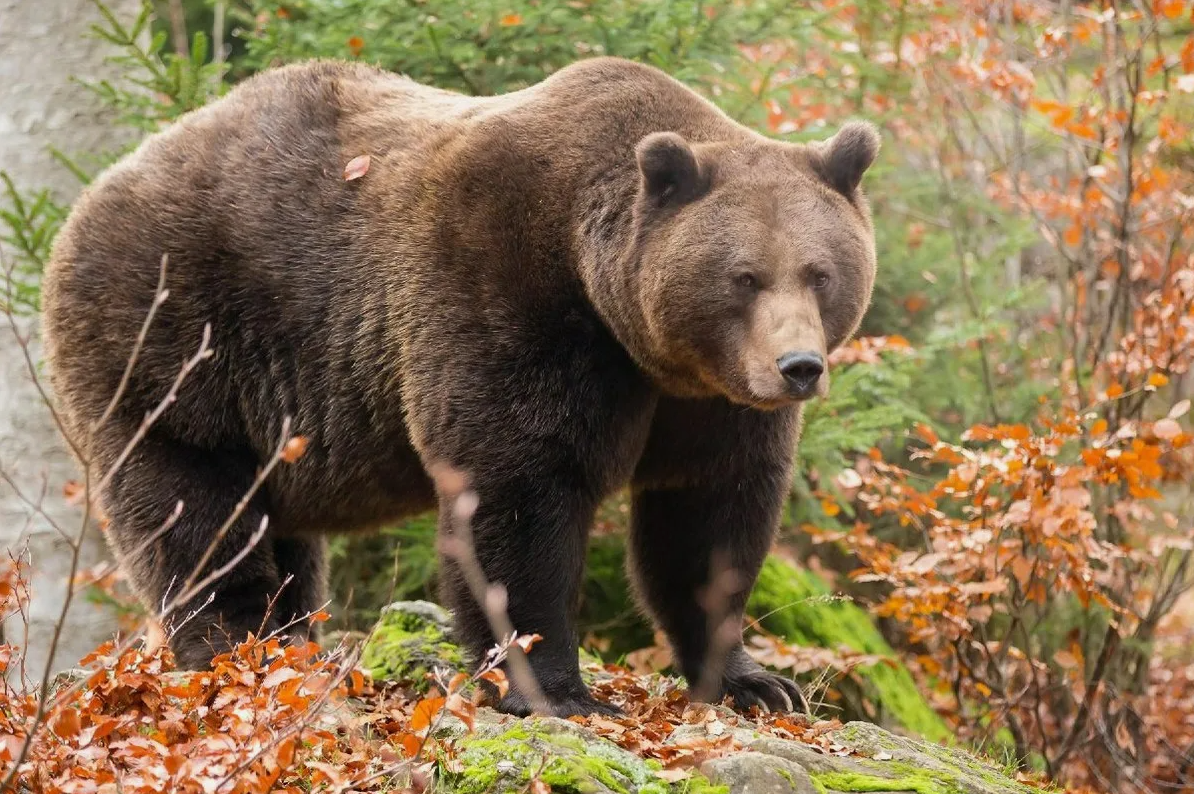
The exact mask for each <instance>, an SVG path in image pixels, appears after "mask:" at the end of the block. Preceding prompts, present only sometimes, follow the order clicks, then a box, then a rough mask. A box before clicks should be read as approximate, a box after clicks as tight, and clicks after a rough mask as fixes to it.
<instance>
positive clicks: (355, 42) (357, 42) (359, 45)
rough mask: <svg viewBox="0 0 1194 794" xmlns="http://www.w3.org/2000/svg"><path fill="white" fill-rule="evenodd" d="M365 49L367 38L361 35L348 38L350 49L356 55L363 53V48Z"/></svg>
mask: <svg viewBox="0 0 1194 794" xmlns="http://www.w3.org/2000/svg"><path fill="white" fill-rule="evenodd" d="M363 49H365V40H364V39H362V38H361V37H360V36H351V37H349V39H348V51H349V52H351V53H352V54H353V57H356V56H358V55H360V54H361V50H363Z"/></svg>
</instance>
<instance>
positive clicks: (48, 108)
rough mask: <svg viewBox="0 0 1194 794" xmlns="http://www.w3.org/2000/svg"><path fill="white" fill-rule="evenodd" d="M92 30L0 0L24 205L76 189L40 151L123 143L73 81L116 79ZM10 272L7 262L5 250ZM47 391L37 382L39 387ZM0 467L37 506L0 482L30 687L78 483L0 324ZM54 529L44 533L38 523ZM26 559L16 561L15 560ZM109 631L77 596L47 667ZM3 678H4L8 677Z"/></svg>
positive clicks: (73, 11)
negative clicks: (73, 483)
mask: <svg viewBox="0 0 1194 794" xmlns="http://www.w3.org/2000/svg"><path fill="white" fill-rule="evenodd" d="M106 2H107V5H108V7H109V8H111V10H112V11H113V13H115V14H116V15H117V17H118V18H120V19H122V20H130V21H131V20H132V19H133V18H134V17H135V15H136V13H137V11H138V10H139V8H140V0H106ZM98 20H99V15H98V13H97V11H96V8H95V6H94V5H92V3H91V2H89V0H36V2H32V1H31V0H0V170H3V171H6V172H7V173H8V174H9V176H10V177H11V178H12V179H13V181H14V182H15V183H16V186H17V189H18V190H19V191H21V192H22V193H23V194H24V193H28V192H31V191H36V190H40V189H43V188H49V189H50V190H51V191H52V193H53V195H54V197H55V198H56V199H57V200H59V201H61V202H63V203H66V202H69V201H72V200H73V199H74V198H75V196H76V195H77V194H78V192H79V189H80V185H79V182H78V180H77V179H76V178H75V177H74V176H73V175H72V174H71V173H70V171H68V170H67V169H66V168H64V167H62V166H61V165H59V164H58V163H56V162H55V161H54V160H53V159H52V158H51V156H50V154H49V149H50V147H54V148H57V149H59V150H61V151H62V152H64V153H66V154H67V155H69V156H76V155H83V156H86V155H97V154H101V153H104V152H112V151H115V150H117V149H118V148H119V147H120V146H121V145H122V144H123V143H126V142H127V141H128V140H129V135H130V132H129V131H128V130H125V129H123V128H121V127H118V126H116V125H115V124H114V123H113V119H112V116H111V114H110V113H108V112H106V111H105V109H104V108H103V107H102V105H101V103H100V102H99V100H98V99H97V98H96V97H95V96H94V95H93V94H91V93H90V92H89V91H87V90H86V89H85V88H83V87H82V86H80V85H78V84H77V83H74V82H72V81H71V78H72V76H76V75H77V76H79V77H86V78H88V79H92V80H98V79H102V78H103V77H107V76H110V75H112V74H114V73H115V71H116V70H115V68H114V67H111V66H110V65H108V64H105V63H104V59H105V57H107V56H109V55H111V54H113V50H112V47H111V46H110V45H108V44H107V43H106V42H102V41H100V40H98V39H96V38H94V37H89V36H87V35H86V34H87V32H88V30H89V27H90V25H92V24H93V23H95V22H97V21H98ZM4 254H5V259H6V261H8V262H11V256H12V254H13V252H12V251H11V250H6V251H4ZM18 324H19V326H20V330H21V332H22V333H25V332H29V331H32V332H33V337H34V344H33V347H32V350H31V352H32V354H33V356H34V357H35V359H38V358H40V346H39V345H38V344H37V343H36V318H35V317H21V318H18ZM43 382H44V383H45V386H46V388H47V389H48V388H49V384H48V382H47V379H43ZM0 467H3V469H4V472H5V474H6V475H8V476H9V477H11V478H12V479H13V481H14V482H15V484H16V486H17V488H19V489H20V491H21V493H22V494H23V495H24V496H25V497H26V498H28V499H33V500H40V501H41V503H42V508H43V509H44V511H45V514H46V515H38V511H36V510H32V509H31V508H30V507H29V505H28V504H27V503H26V502H25V501H24V500H23V499H22V498H21V497H20V496H18V494H17V492H16V491H15V490H14V489H13V488H12V487H10V486H9V485H8V484H6V483H5V482H3V481H0V549H4V551H5V554H6V555H7V554H12V555H14V556H15V555H18V554H21V553H26V554H27V557H28V559H29V560H30V562H31V579H32V581H31V588H32V601H31V604H30V608H29V613H28V615H27V616H26V617H27V619H28V638H27V640H26V639H25V637H24V634H25V627H24V626H23V625H22V622H23V621H22V619H21V617H20V616H17V617H15V618H12V619H10V620H9V621H7V622H6V623H5V625H4V634H5V641H7V642H13V643H27V645H26V649H27V650H26V658H25V670H24V672H25V675H26V676H27V677H29V678H32V679H34V680H40V678H41V675H42V672H43V670H44V668H45V665H46V662H47V660H48V659H49V658H50V654H49V652H50V646H51V642H52V639H53V637H54V634H55V627H56V626H57V624H58V618H59V614H60V612H61V610H62V606H63V603H64V599H65V597H66V592H67V588H68V586H69V582H68V574H69V571H70V562H71V553H70V546H69V544H68V543H67V542H66V541H65V540H64V539H63V538H62V537H61V536H60V535H59V533H58V532H57V531H56V530H55V529H54V527H53V523H56V524H58V525H60V526H62V527H63V528H65V529H66V530H67V531H68V532H69V533H70V534H71V535H72V536H75V535H77V534H78V532H79V529H80V526H81V521H82V511H81V510H80V509H79V508H77V507H73V506H71V505H69V504H67V502H66V499H65V498H64V496H63V488H64V486H65V485H66V483H67V482H68V481H69V480H72V479H79V478H80V472H79V469H78V467H77V465H76V464H75V462H74V461H73V460H72V459H71V457H70V455H69V454H68V453H67V452H66V449H65V445H64V443H63V441H62V439H61V437H60V436H59V434H58V430H57V428H56V427H55V425H54V422H53V420H52V418H51V415H50V412H49V410H48V409H47V407H46V406H45V405H44V404H43V402H42V401H41V399H40V398H39V395H38V392H37V390H36V388H35V387H34V384H33V381H32V379H31V377H30V375H29V372H28V369H27V368H26V364H25V361H24V355H23V352H22V350H21V348H20V346H19V345H18V344H17V342H16V339H15V337H14V335H13V333H12V331H11V329H10V328H9V327H8V322H7V319H4V318H0ZM46 516H49V517H50V518H52V519H53V523H51V521H50V520H49V519H48V518H47V517H46ZM26 549H27V552H26V551H25V550H26ZM105 559H107V552H106V550H105V548H104V543H103V539H102V537H101V536H100V534H99V531H98V530H97V529H96V528H95V527H94V526H92V527H89V528H88V531H87V533H86V537H85V540H84V543H83V547H82V554H81V559H80V563H81V566H82V567H83V568H87V567H90V566H94V565H96V564H97V563H100V562H101V561H103V560H105ZM113 629H114V617H113V616H112V615H111V613H110V611H109V610H107V609H105V608H102V607H100V606H98V605H95V604H92V603H89V602H87V600H86V599H85V598H82V597H77V598H76V599H75V601H74V603H73V604H72V606H71V608H70V611H69V612H68V613H67V617H66V624H65V630H64V631H62V632H61V637H60V638H59V641H58V645H57V650H56V652H55V655H54V657H53V667H54V668H55V669H61V668H63V667H68V666H70V665H72V664H74V663H76V662H77V661H78V659H79V658H80V657H81V656H83V655H84V654H85V653H87V652H89V651H90V650H91V649H93V648H94V647H95V646H96V645H97V644H99V643H100V642H101V641H103V640H104V639H106V638H107V637H108V636H109V635H110V634H111V633H112V631H113ZM19 673H20V671H19V670H13V671H10V674H9V675H10V679H11V678H13V677H15V675H19Z"/></svg>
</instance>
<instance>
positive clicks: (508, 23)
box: [498, 14, 522, 28]
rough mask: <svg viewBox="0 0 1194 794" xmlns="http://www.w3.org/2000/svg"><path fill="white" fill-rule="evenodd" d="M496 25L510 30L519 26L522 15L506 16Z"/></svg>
mask: <svg viewBox="0 0 1194 794" xmlns="http://www.w3.org/2000/svg"><path fill="white" fill-rule="evenodd" d="M498 24H500V25H501V26H502V27H504V28H512V27H514V26H515V25H521V24H522V14H506V15H505V16H504V17H502V18H501V20H499V22H498Z"/></svg>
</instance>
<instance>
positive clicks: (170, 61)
mask: <svg viewBox="0 0 1194 794" xmlns="http://www.w3.org/2000/svg"><path fill="white" fill-rule="evenodd" d="M92 2H93V3H94V4H95V7H96V8H97V9H98V10H99V13H100V16H101V17H102V18H103V23H102V24H97V25H92V27H91V30H92V33H93V34H94V35H95V36H98V37H99V38H101V39H103V40H105V41H107V42H109V43H111V44H112V45H114V46H115V47H116V48H117V49H118V50H119V51H120V54H119V55H114V56H112V58H111V59H110V60H111V62H112V63H114V64H116V65H118V66H120V67H121V79H120V80H118V81H116V82H113V81H109V80H86V79H81V78H80V80H81V82H82V84H83V85H85V86H87V87H88V88H90V89H91V90H92V91H94V92H95V93H96V94H97V95H98V96H99V97H100V98H101V99H102V100H103V101H104V103H105V104H106V105H108V106H109V107H111V108H112V109H114V110H115V111H117V113H118V114H119V119H120V121H121V122H122V123H124V124H127V125H129V126H131V127H134V128H136V129H139V130H143V131H145V132H154V131H156V130H158V129H161V127H162V126H163V125H164V124H166V123H168V122H170V121H173V120H174V119H176V118H178V117H179V116H181V115H182V114H183V113H186V112H187V111H189V110H194V109H195V108H198V107H201V106H203V105H204V104H205V103H207V102H208V101H209V100H211V99H213V98H215V97H216V96H219V94H220V93H221V92H222V91H223V88H224V82H223V75H224V69H225V67H224V65H223V64H218V63H211V62H210V61H209V59H208V55H209V49H210V46H209V41H208V37H207V34H206V33H204V32H202V31H197V32H196V33H195V34H194V36H193V37H192V39H191V52H190V54H189V56H187V57H184V56H181V55H178V54H177V53H174V52H170V51H168V50H167V49H166V41H167V39H168V36H167V34H166V33H165V31H161V30H159V31H156V32H151V31H150V20H151V18H152V14H153V3H152V2H150V1H149V0H144V2H143V4H142V6H141V12H140V13H139V14H138V15H137V18H136V19H134V20H133V21H132V23H131V24H126V23H124V22H121V20H120V19H119V18H118V17H117V16H116V15H115V14H113V13H112V11H111V9H109V8H108V7H107V6H106V5H104V3H103V2H101V0H92Z"/></svg>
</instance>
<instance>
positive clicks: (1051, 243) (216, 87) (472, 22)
mask: <svg viewBox="0 0 1194 794" xmlns="http://www.w3.org/2000/svg"><path fill="white" fill-rule="evenodd" d="M55 3H57V4H61V0H55ZM74 5H75V6H76V7H77V9H76V17H77V18H79V19H86V20H87V21H88V24H89V25H93V27H91V29H90V31H89V32H88V33H87V35H88V36H89V37H90V39H89V40H95V39H96V38H97V37H98V39H100V40H102V41H105V42H106V44H107V46H108V47H109V48H110V50H111V51H112V52H113V53H114V54H113V55H112V57H110V58H109V59H107V60H106V61H105V63H106V66H105V67H104V68H105V69H106V70H107V71H106V72H103V73H102V74H101V73H100V72H88V73H77V74H74V75H73V78H74V79H76V80H77V81H79V83H80V84H82V85H85V86H86V87H87V89H88V91H89V92H90V94H91V95H92V96H94V97H98V99H99V100H100V101H101V102H102V103H103V105H104V106H105V107H106V108H107V111H108V112H109V113H111V114H114V115H113V116H112V118H114V119H115V120H114V122H112V123H114V124H116V125H119V126H121V127H123V128H125V129H127V130H129V134H128V135H126V136H124V137H123V138H121V139H120V140H119V141H118V142H117V143H116V144H115V145H112V146H110V147H107V148H105V147H93V148H92V149H91V150H89V151H69V150H61V151H59V150H55V152H54V153H53V161H54V165H53V166H52V167H53V168H55V169H59V170H60V171H61V170H65V171H66V172H69V173H70V174H71V175H72V176H71V178H73V179H76V180H77V182H78V183H79V184H83V183H85V182H86V181H87V180H88V178H89V177H90V175H92V174H94V173H96V171H97V170H98V169H99V168H101V167H102V166H103V165H104V164H105V163H106V162H109V161H110V160H111V159H112V158H115V157H116V156H118V155H119V154H120V153H121V152H122V151H124V150H127V148H128V147H130V146H133V145H135V143H136V142H137V140H138V139H139V137H140V136H141V135H144V134H147V133H150V132H152V131H154V130H156V129H160V128H161V127H162V126H164V125H167V124H169V123H170V122H171V121H172V120H173V119H175V118H177V117H178V116H179V115H181V114H183V113H185V112H186V111H188V110H191V109H193V108H195V107H198V106H200V105H202V104H203V103H205V102H207V101H209V100H211V99H212V98H214V97H216V96H219V95H220V94H221V93H223V92H224V91H226V90H227V88H228V87H229V86H230V85H232V84H234V83H236V82H237V81H239V80H243V79H245V78H246V77H248V76H250V75H252V74H253V73H255V72H258V71H260V70H262V69H266V68H268V67H270V66H274V65H277V64H282V63H288V62H293V61H297V60H301V59H305V58H310V57H330V58H343V59H356V60H361V61H365V62H369V63H373V64H377V65H379V66H382V67H384V68H387V69H391V70H395V71H398V72H402V73H404V74H407V75H409V76H410V77H412V78H414V79H415V80H419V81H422V82H426V83H430V84H434V85H437V86H441V87H444V88H451V89H455V90H458V91H461V92H464V93H469V94H492V93H500V92H506V91H511V90H515V89H518V88H521V87H523V86H526V85H529V84H531V83H534V82H537V81H538V80H540V79H542V78H543V77H545V76H546V75H548V74H550V73H551V72H552V71H554V70H556V69H558V68H560V67H562V66H564V65H566V64H568V63H570V62H572V61H574V60H576V59H577V58H580V57H585V56H591V55H598V54H606V55H619V56H623V57H627V58H632V59H635V60H639V61H642V62H645V63H650V64H654V65H656V66H658V67H660V68H662V69H664V70H666V71H667V72H669V73H670V74H672V75H674V76H675V77H677V78H679V79H680V80H683V81H684V82H686V83H687V84H689V85H691V86H693V87H694V88H696V89H697V90H699V91H701V92H702V93H703V94H704V95H705V96H707V97H709V98H710V99H711V100H712V101H714V102H715V103H716V104H717V105H719V106H720V107H721V108H722V109H723V110H724V111H725V112H726V113H728V114H729V115H731V116H733V117H734V118H735V119H737V120H739V121H741V122H743V123H745V124H747V125H750V126H752V127H754V128H755V129H757V130H759V131H761V132H764V133H766V134H769V135H773V136H776V137H779V138H782V139H785V140H792V141H800V140H811V139H822V138H825V137H828V136H829V135H831V134H832V132H833V131H834V129H835V128H836V126H837V125H838V124H840V123H841V122H842V121H844V120H846V119H848V118H853V117H861V118H866V119H871V120H873V121H875V122H876V123H878V124H879V125H880V126H881V128H882V129H883V132H884V149H883V153H882V155H881V157H880V161H879V163H878V165H877V166H876V167H875V168H874V169H873V170H872V171H871V172H870V174H869V175H868V177H867V179H866V189H867V190H868V194H869V196H870V199H871V202H872V205H873V208H874V212H875V220H876V237H877V241H878V247H879V266H880V272H879V277H878V282H877V288H876V294H875V297H874V302H873V305H872V307H871V309H870V312H869V314H868V316H867V318H866V320H865V322H864V325H863V328H862V330H861V332H860V335H859V338H858V339H857V340H856V341H854V342H853V343H852V344H850V345H849V346H848V347H846V348H844V349H842V350H840V351H838V352H837V353H836V354H835V356H834V362H833V363H834V367H833V371H832V389H831V393H830V395H829V397H828V399H826V400H823V401H820V402H817V403H815V404H811V405H809V406H808V408H807V409H806V413H805V427H804V434H803V441H802V444H801V449H800V454H799V460H798V466H797V468H796V473H795V476H794V479H793V482H792V494H791V501H790V505H789V509H788V511H787V513H786V518H785V521H784V526H783V529H782V533H781V537H780V539H779V544H778V546H777V549H776V554H775V555H773V559H772V560H771V561H769V563H768V566H767V568H766V569H765V570H764V574H763V577H762V579H761V580H760V585H759V588H758V592H756V594H755V596H754V598H753V599H752V602H751V615H752V617H754V618H756V619H758V622H757V623H756V624H754V625H753V627H752V637H751V640H750V648H751V651H752V653H754V654H755V655H756V658H758V659H759V660H760V661H763V662H765V663H767V664H769V665H772V666H774V667H777V668H780V669H785V670H790V671H792V672H793V673H794V674H797V675H798V676H800V679H801V680H802V681H803V682H805V683H807V684H809V685H810V686H812V687H813V688H814V689H815V690H816V691H817V692H818V697H819V699H820V703H821V705H820V708H821V709H823V710H824V711H825V712H826V713H829V714H831V715H834V716H842V717H843V718H845V717H848V716H856V717H857V716H861V717H863V718H869V719H876V720H882V721H888V722H892V723H894V724H898V725H901V726H902V727H903V728H905V729H907V730H910V731H913V732H917V733H920V734H922V735H925V736H927V737H929V738H933V739H936V740H942V739H946V738H948V737H952V738H956V739H958V740H960V741H963V742H967V743H970V744H971V745H973V746H975V747H978V748H980V749H982V750H984V751H985V752H987V753H989V754H991V755H994V756H996V757H999V758H1002V759H1004V760H1006V761H1007V763H1008V764H1009V766H1011V767H1019V768H1022V769H1030V770H1035V771H1037V772H1040V773H1043V774H1044V775H1046V776H1047V777H1048V778H1050V779H1052V780H1055V781H1057V782H1059V783H1064V784H1066V785H1069V786H1072V787H1074V788H1075V789H1079V788H1084V787H1085V788H1087V789H1088V790H1090V791H1130V790H1141V791H1183V790H1184V791H1190V790H1194V596H1192V595H1191V594H1190V592H1189V589H1190V584H1191V581H1192V579H1191V577H1192V576H1194V573H1192V572H1191V570H1190V568H1191V566H1190V562H1191V554H1192V553H1194V501H1192V500H1194V493H1192V491H1191V486H1190V483H1191V482H1192V478H1191V475H1192V473H1194V469H1192V465H1194V443H1192V442H1194V436H1192V435H1191V432H1190V430H1189V416H1188V412H1189V409H1190V404H1191V402H1190V398H1191V389H1192V386H1194V383H1192V382H1191V378H1190V376H1189V374H1188V369H1189V366H1190V363H1191V359H1192V357H1194V333H1192V332H1194V191H1192V189H1191V188H1192V184H1191V182H1192V177H1194V137H1192V135H1191V131H1192V125H1194V3H1191V2H1188V1H1183V0H1137V1H1136V2H1125V1H1122V0H1120V1H1115V0H1108V1H1107V2H1087V3H1083V2H1076V1H1074V0H1056V1H1051V2H1046V1H1045V0H991V1H990V2H987V1H986V0H958V1H957V2H945V1H944V0H815V1H814V2H808V3H792V2H787V1H786V0H760V1H759V2H745V1H744V0H715V1H713V2H692V1H689V0H675V1H665V0H659V1H655V2H631V1H630V0H476V1H475V2H464V1H459V2H458V1H456V0H408V1H407V2H393V1H392V0H293V2H275V1H273V0H228V2H213V1H212V0H159V2H154V3H148V4H146V5H144V6H143V7H138V6H139V3H138V2H133V3H128V2H125V3H124V6H125V10H130V6H131V13H117V11H115V10H113V7H109V6H103V5H99V4H96V3H92V2H87V1H85V0H79V1H78V2H75V3H74ZM138 13H139V14H140V16H138ZM62 46H64V47H68V46H71V45H70V44H69V43H66V42H64V43H63V44H62ZM80 46H82V45H80ZM3 165H4V164H3V162H0V166H3ZM4 180H5V181H4V185H3V187H4V192H3V195H0V208H2V209H3V214H2V215H0V218H2V221H0V237H3V239H4V242H5V243H6V245H7V249H6V250H7V251H8V252H9V253H10V258H11V259H12V260H13V262H12V263H11V264H13V265H15V271H14V281H13V282H12V283H11V284H10V289H9V292H8V294H9V298H8V301H9V308H10V309H11V310H13V311H14V312H15V313H16V314H17V315H23V316H32V315H34V314H35V313H36V309H37V305H38V275H39V270H40V267H41V265H42V264H43V263H44V262H45V260H46V258H47V255H48V251H49V246H50V245H51V243H52V239H53V234H54V231H55V230H56V228H57V226H58V224H59V223H60V222H61V220H62V218H63V217H64V214H65V213H66V212H67V210H68V206H67V203H66V199H64V198H63V196H62V193H61V191H42V190H41V189H40V186H38V185H36V184H30V180H28V179H26V180H25V181H24V182H23V183H21V184H18V183H17V182H16V181H14V180H13V179H12V178H10V177H9V175H7V174H6V175H4ZM30 410H33V409H30ZM40 410H44V409H40ZM626 515H627V510H626V505H625V503H624V502H623V501H621V500H618V499H615V500H612V501H611V502H610V503H609V504H607V505H606V506H605V508H604V509H603V511H602V514H601V520H600V522H599V525H598V527H597V530H596V532H595V534H594V537H593V540H592V547H591V558H590V566H589V567H590V574H589V578H588V581H587V582H586V586H585V592H584V603H583V611H584V613H583V618H584V635H585V636H584V645H585V647H586V649H588V650H589V651H590V652H592V653H595V654H598V655H600V656H601V657H602V658H604V659H607V660H611V661H622V662H623V663H625V664H627V665H629V666H631V667H632V668H635V669H648V668H663V667H666V666H667V664H668V662H669V660H668V658H667V652H666V650H665V649H664V648H662V647H659V645H658V643H657V640H656V638H655V637H653V635H652V632H651V631H650V629H649V627H648V626H647V625H646V624H644V623H643V622H642V620H641V618H639V617H638V615H637V613H636V612H635V611H634V609H633V606H632V604H631V599H630V597H629V594H628V592H627V589H626V586H625V584H624V583H623V581H622V578H621V572H620V571H621V560H622V553H623V552H622V532H623V529H624V526H625V523H626ZM332 548H333V558H332V566H331V569H332V573H333V589H334V593H335V600H334V602H333V604H332V605H331V606H330V607H329V612H330V613H331V615H332V618H331V624H330V625H331V626H332V627H333V628H334V629H336V630H339V631H346V632H352V631H361V630H364V629H366V628H368V626H369V625H371V623H372V622H373V621H374V620H375V618H376V616H377V613H378V610H379V608H380V607H381V606H382V605H383V604H385V603H386V602H387V601H388V600H390V599H393V598H416V597H426V598H433V597H434V592H435V588H434V577H435V564H434V563H435V550H434V518H433V517H432V516H426V517H422V518H419V519H416V520H413V521H410V522H407V523H405V524H403V525H400V526H395V527H391V528H389V529H387V530H385V531H383V532H382V533H380V534H379V535H376V536H371V537H355V536H354V537H351V538H337V539H335V540H333V541H332ZM794 563H795V564H794ZM102 573H103V576H102V577H101V579H102V580H103V581H102V582H101V583H102V584H104V585H105V586H104V587H95V588H92V589H91V590H90V591H89V593H90V595H89V597H90V598H91V599H92V602H93V603H102V604H105V605H106V606H107V607H108V608H111V609H122V610H126V611H129V612H130V613H131V612H135V610H136V607H135V606H133V605H132V604H131V602H129V601H128V600H127V598H125V597H123V596H121V590H120V588H119V586H118V584H116V585H113V583H112V579H113V577H112V575H111V574H110V571H103V572H102ZM838 593H840V594H843V595H844V596H845V597H846V598H837V597H835V596H833V595H832V594H838Z"/></svg>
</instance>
